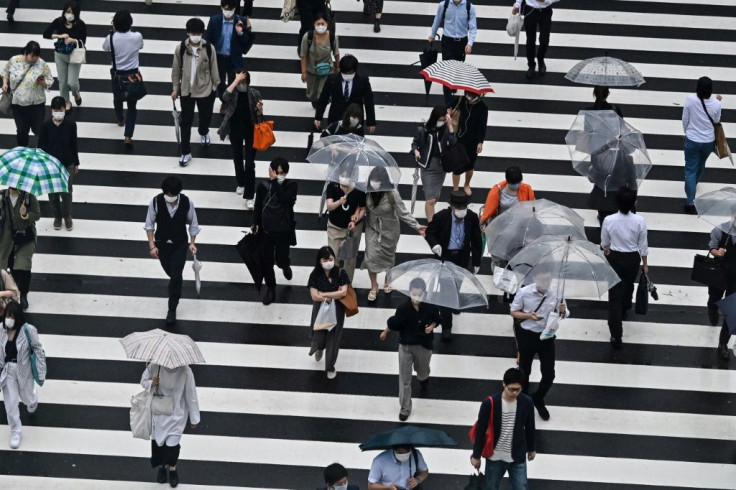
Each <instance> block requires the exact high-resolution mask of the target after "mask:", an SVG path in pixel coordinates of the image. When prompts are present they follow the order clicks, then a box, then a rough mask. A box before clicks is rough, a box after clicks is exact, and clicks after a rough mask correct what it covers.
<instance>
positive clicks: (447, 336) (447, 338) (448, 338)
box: [440, 327, 452, 342]
mask: <svg viewBox="0 0 736 490" xmlns="http://www.w3.org/2000/svg"><path fill="white" fill-rule="evenodd" d="M440 338H441V339H442V342H452V330H451V329H449V328H448V329H445V328H444V327H443V328H442V335H441V336H440Z"/></svg>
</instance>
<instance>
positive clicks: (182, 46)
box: [179, 39, 212, 72]
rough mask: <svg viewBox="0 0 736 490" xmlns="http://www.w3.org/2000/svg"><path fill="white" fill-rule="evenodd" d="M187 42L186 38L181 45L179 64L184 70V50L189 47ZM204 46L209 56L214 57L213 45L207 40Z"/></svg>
mask: <svg viewBox="0 0 736 490" xmlns="http://www.w3.org/2000/svg"><path fill="white" fill-rule="evenodd" d="M186 42H187V40H186V39H184V40H183V41H182V42H181V44H180V45H179V66H180V67H181V69H182V72H183V71H184V66H183V63H184V51H186V49H187V46H186ZM204 47H205V49H206V50H207V57H209V58H212V45H211V44H210V43H208V42H207V41H205V42H204Z"/></svg>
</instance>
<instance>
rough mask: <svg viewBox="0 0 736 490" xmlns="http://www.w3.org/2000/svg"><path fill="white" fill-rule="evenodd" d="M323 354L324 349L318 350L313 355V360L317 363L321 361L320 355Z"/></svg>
mask: <svg viewBox="0 0 736 490" xmlns="http://www.w3.org/2000/svg"><path fill="white" fill-rule="evenodd" d="M324 353H325V350H324V349H318V350H317V351H316V352H315V353H314V360H315V361H317V362H319V361H321V360H322V354H324Z"/></svg>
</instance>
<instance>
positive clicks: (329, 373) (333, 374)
mask: <svg viewBox="0 0 736 490" xmlns="http://www.w3.org/2000/svg"><path fill="white" fill-rule="evenodd" d="M335 378H337V370H335V369H333V370H332V371H327V379H335Z"/></svg>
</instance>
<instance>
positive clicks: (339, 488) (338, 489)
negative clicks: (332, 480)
mask: <svg viewBox="0 0 736 490" xmlns="http://www.w3.org/2000/svg"><path fill="white" fill-rule="evenodd" d="M332 488H334V489H335V490H348V484H347V483H346V484H345V485H337V486H333V487H332Z"/></svg>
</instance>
